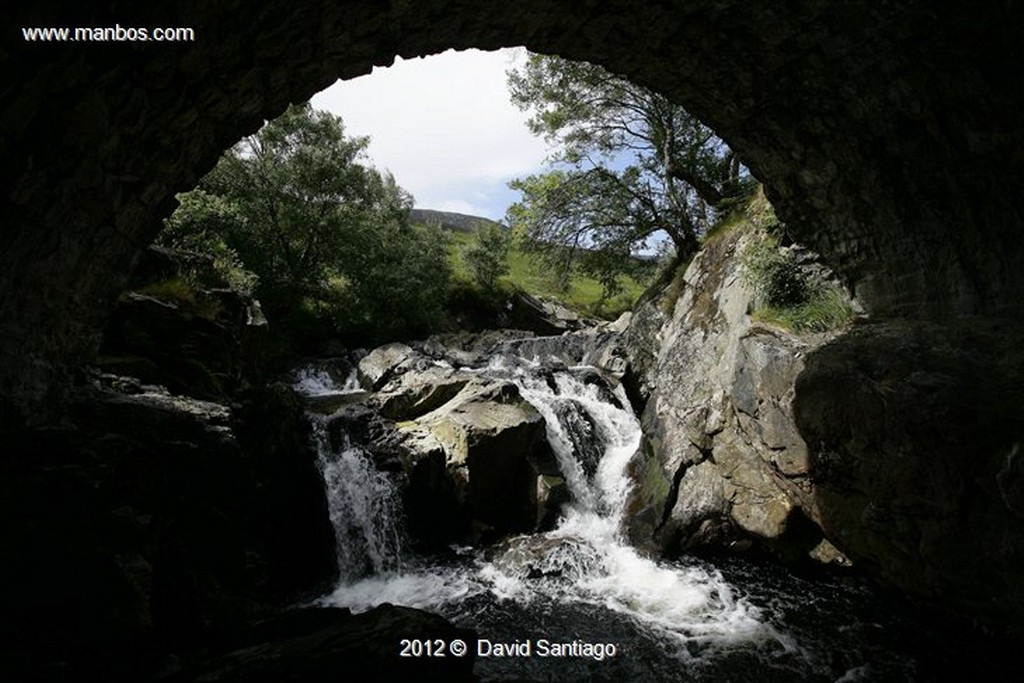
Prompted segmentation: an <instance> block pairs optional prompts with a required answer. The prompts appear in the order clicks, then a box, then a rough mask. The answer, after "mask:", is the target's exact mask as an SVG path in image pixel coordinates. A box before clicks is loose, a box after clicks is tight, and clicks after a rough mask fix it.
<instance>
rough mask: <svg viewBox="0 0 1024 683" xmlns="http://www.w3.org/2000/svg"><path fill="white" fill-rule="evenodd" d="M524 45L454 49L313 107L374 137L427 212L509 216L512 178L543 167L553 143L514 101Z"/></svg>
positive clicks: (374, 149) (358, 82) (375, 156)
mask: <svg viewBox="0 0 1024 683" xmlns="http://www.w3.org/2000/svg"><path fill="white" fill-rule="evenodd" d="M525 55H526V53H525V51H523V50H522V49H506V50H499V51H496V52H482V51H480V50H466V51H464V52H454V51H451V50H449V51H448V52H445V53H443V54H440V55H435V56H432V57H427V58H417V59H411V60H403V59H400V58H396V59H395V64H394V66H391V67H388V68H381V67H377V68H375V69H374V70H373V73H371V74H368V75H366V76H360V77H359V78H354V79H352V80H349V81H338V82H337V83H335V84H334V85H333V86H331V87H330V88H328V89H326V90H324V91H323V92H321V93H319V94H318V95H316V96H315V97H314V98H313V100H312V103H313V107H314V108H316V109H326V110H327V111H330V112H332V113H334V114H337V115H338V116H341V118H342V120H343V121H344V124H345V131H346V134H348V135H369V136H370V146H369V149H368V153H369V159H370V161H371V162H372V163H373V165H374V166H376V167H377V168H378V169H380V170H390V171H391V172H392V173H393V174H394V176H395V180H397V181H398V184H399V185H401V186H402V187H404V188H405V189H406V190H408V191H409V192H411V193H412V195H413V197H415V199H416V206H417V207H418V208H423V209H437V210H441V211H456V212H459V213H467V214H472V215H477V216H485V217H487V218H491V219H494V220H501V219H502V218H503V217H504V216H505V209H506V207H507V206H508V205H509V204H511V203H512V202H514V201H516V200H517V199H518V193H517V192H514V191H512V190H510V189H508V187H507V183H508V181H509V180H511V179H513V178H516V177H519V176H523V175H527V174H529V173H535V172H537V171H539V170H541V166H542V164H543V162H544V159H545V157H546V156H547V155H548V152H549V150H548V148H547V146H546V144H545V143H544V142H543V140H541V139H539V138H536V137H534V136H533V135H531V134H530V131H529V130H528V129H527V127H526V119H527V115H526V114H525V113H524V112H521V111H519V110H518V109H517V108H516V107H515V106H514V105H513V104H512V103H511V102H510V101H509V97H508V92H507V90H506V88H505V71H506V70H507V69H508V68H510V67H511V66H512V65H514V64H516V63H519V62H521V61H522V60H524V59H525Z"/></svg>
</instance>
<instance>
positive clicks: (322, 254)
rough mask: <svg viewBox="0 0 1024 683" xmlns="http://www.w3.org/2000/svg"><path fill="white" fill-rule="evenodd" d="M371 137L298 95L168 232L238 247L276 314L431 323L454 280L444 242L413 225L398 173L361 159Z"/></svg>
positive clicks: (379, 323) (204, 244)
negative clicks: (350, 130)
mask: <svg viewBox="0 0 1024 683" xmlns="http://www.w3.org/2000/svg"><path fill="white" fill-rule="evenodd" d="M368 143H369V140H368V138H365V137H349V136H346V135H345V133H344V128H343V125H342V121H341V119H340V118H338V117H336V116H334V115H332V114H329V113H327V112H320V111H315V110H313V109H312V108H311V107H310V106H309V104H308V103H307V104H303V105H297V106H292V107H290V108H289V109H288V110H287V111H286V112H285V113H284V114H283V115H282V116H281V117H279V118H278V119H275V120H274V121H271V122H269V123H268V124H267V125H265V126H264V127H263V128H262V129H261V130H260V131H259V132H258V133H256V134H255V135H252V136H249V137H246V138H244V139H243V140H242V141H241V142H239V143H238V144H237V145H235V146H234V147H233V148H231V149H230V150H228V151H227V152H226V153H225V154H224V156H223V157H222V158H221V159H220V161H219V162H218V164H217V166H216V167H215V168H214V169H213V170H212V171H211V172H210V173H209V174H207V175H206V176H205V177H204V178H203V179H202V180H201V181H200V183H199V187H198V188H197V189H196V190H194V191H193V192H190V193H187V194H185V195H183V196H182V197H181V198H180V199H181V207H180V208H179V210H178V211H177V212H176V213H175V214H174V215H173V216H172V217H171V219H170V220H169V221H168V225H167V226H166V228H165V232H164V236H163V239H164V241H165V242H170V243H171V244H173V245H176V246H186V247H193V248H195V247H199V248H204V249H205V250H207V251H217V250H220V251H222V252H224V253H225V254H231V255H234V257H235V258H237V260H238V262H239V264H244V267H245V268H246V269H248V270H250V271H252V272H253V273H255V274H256V276H257V278H258V284H257V285H256V294H257V296H259V298H260V300H261V302H262V303H263V304H264V308H265V309H266V310H267V311H268V315H269V316H270V317H271V319H272V320H273V319H274V318H275V317H276V318H277V319H278V320H283V319H287V318H290V317H294V316H296V315H301V314H304V313H305V314H313V315H314V316H315V317H316V318H317V319H319V320H320V321H321V323H325V324H330V325H333V326H335V327H341V328H345V327H347V328H348V329H349V331H355V330H360V331H364V332H366V333H367V334H374V335H377V334H385V333H393V334H397V333H399V331H400V330H402V331H404V330H414V329H417V328H422V327H425V326H427V325H429V323H430V322H431V321H432V319H433V318H435V317H437V316H438V315H439V314H440V309H441V304H442V301H443V297H444V293H445V288H446V285H447V279H448V276H449V267H448V264H447V260H446V258H445V252H444V246H443V243H441V244H438V243H437V240H436V236H431V235H426V234H424V233H423V232H422V231H418V230H416V229H414V228H413V227H412V226H411V225H410V224H409V220H408V214H409V210H410V209H411V207H412V197H411V196H410V195H409V194H408V193H407V192H405V191H404V190H402V189H401V188H400V187H399V186H398V185H397V184H396V183H395V180H394V178H393V177H392V176H391V175H390V174H386V173H380V172H378V171H377V170H375V169H373V168H372V167H370V166H367V165H365V164H363V163H360V160H361V159H362V157H363V156H364V153H365V149H366V146H367V145H368Z"/></svg>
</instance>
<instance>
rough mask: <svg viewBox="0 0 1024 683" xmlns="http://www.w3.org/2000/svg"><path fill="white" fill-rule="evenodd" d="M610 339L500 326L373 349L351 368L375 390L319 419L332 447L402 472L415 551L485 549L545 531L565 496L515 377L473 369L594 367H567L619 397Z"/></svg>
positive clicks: (618, 366) (616, 353)
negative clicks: (348, 445) (453, 546)
mask: <svg viewBox="0 0 1024 683" xmlns="http://www.w3.org/2000/svg"><path fill="white" fill-rule="evenodd" d="M627 320H628V317H627V318H624V319H623V320H622V321H620V322H619V324H618V329H621V328H623V327H624V326H625V324H626V321H627ZM516 337H519V338H518V339H517V338H516ZM620 337H621V333H620V332H617V331H616V326H614V325H606V326H604V327H603V328H602V329H597V330H593V329H592V330H586V331H580V332H575V333H567V334H564V335H561V336H557V337H531V336H529V335H527V336H526V337H525V338H523V333H521V332H510V331H507V330H504V331H498V332H488V333H481V334H463V335H446V336H440V337H432V338H431V339H428V340H426V341H424V342H414V343H411V344H409V345H405V344H389V345H386V346H382V347H380V348H377V349H374V350H373V351H371V352H370V353H369V354H367V355H366V356H365V357H364V358H363V359H362V360H361V361H360V362H359V377H360V379H361V382H362V386H364V387H366V388H370V389H373V391H371V392H368V393H366V394H365V395H363V396H360V397H359V398H358V400H357V402H356V403H355V404H351V405H347V406H345V405H343V403H341V402H338V401H335V402H333V403H331V404H330V405H331V406H335V407H337V406H341V407H340V408H338V409H337V410H336V412H334V413H333V414H332V415H331V416H330V417H329V432H330V434H331V438H332V443H338V444H340V443H342V442H343V441H344V440H345V439H349V440H351V442H352V443H355V444H357V445H359V446H360V447H361V448H363V449H364V450H365V451H366V452H367V453H368V454H369V455H370V456H371V457H372V459H373V461H374V463H375V464H376V466H377V467H378V468H379V469H381V470H386V471H391V472H395V473H400V474H401V476H402V482H403V492H404V493H403V496H404V508H405V517H406V523H407V528H408V530H409V532H410V535H411V536H412V537H413V539H414V540H415V541H416V542H417V543H418V544H420V545H423V546H426V547H441V546H445V545H447V544H449V543H452V542H454V541H460V542H465V541H467V540H468V541H472V542H480V543H489V542H491V541H494V540H497V539H499V538H501V537H503V536H506V535H508V534H513V533H523V532H532V531H537V530H543V529H549V528H551V527H552V526H553V525H554V523H555V522H556V520H557V518H558V516H559V514H560V511H561V507H562V505H564V504H565V503H566V502H568V501H569V490H568V486H567V485H566V482H565V476H564V473H563V472H562V471H561V470H560V468H559V465H558V463H557V461H556V458H555V456H554V454H553V453H552V451H551V448H550V446H549V443H548V437H547V427H546V424H545V419H544V417H542V416H541V414H540V413H539V412H538V411H537V410H536V409H535V408H534V407H533V405H531V404H530V403H529V402H528V401H527V400H526V399H525V398H523V396H522V394H521V393H520V390H519V388H518V387H517V385H516V384H515V383H514V382H512V381H509V380H507V379H488V376H489V375H488V374H487V373H486V372H484V371H482V368H486V367H488V366H489V364H494V367H501V368H505V370H506V371H512V372H514V371H515V364H516V363H522V364H524V366H526V365H528V366H530V367H533V366H535V365H536V364H537V363H540V364H541V365H543V367H547V368H549V370H548V371H547V372H548V374H547V375H543V373H542V376H545V377H547V378H548V379H547V381H548V382H549V383H550V382H554V378H553V376H552V374H551V370H550V369H555V368H557V369H563V370H564V369H566V368H567V367H571V366H576V365H578V364H580V363H590V364H594V365H596V366H597V367H598V368H601V369H600V370H596V369H590V370H585V369H581V368H577V369H574V370H573V372H574V373H575V374H577V376H578V377H579V379H580V380H581V381H583V382H584V383H585V384H590V385H593V386H596V387H597V390H598V392H599V393H601V394H602V395H605V396H606V397H607V399H608V400H610V401H613V402H617V401H618V398H617V397H616V396H615V395H614V394H613V392H612V390H611V389H609V385H608V382H607V378H609V377H610V378H614V377H615V376H616V375H618V374H621V372H622V371H623V370H624V367H625V351H624V350H623V349H622V347H621V344H620V343H619V342H620ZM521 356H525V357H526V359H525V360H524V359H523V358H522V357H521ZM531 359H532V360H531ZM317 405H318V406H321V405H327V403H323V402H318V403H317ZM577 408H578V407H577ZM559 410H561V411H563V412H568V413H571V414H566V415H563V414H561V413H559V412H558V411H556V414H557V415H558V417H559V419H560V420H561V421H562V422H563V423H564V424H563V427H564V428H565V429H566V430H567V431H568V432H570V437H573V435H574V434H575V432H574V431H573V430H576V431H579V432H580V433H579V434H575V436H576V437H579V439H578V440H579V441H580V443H590V442H591V441H592V439H589V436H590V433H591V432H592V431H593V429H594V428H595V427H594V425H593V424H592V423H588V422H587V420H588V419H589V416H588V415H587V413H586V411H585V410H582V409H576V408H574V407H573V405H572V404H571V402H565V403H564V405H561V406H560V408H559ZM584 451H585V449H584V450H581V451H580V452H579V453H577V456H578V458H579V460H580V463H581V467H582V470H583V472H584V474H585V475H587V476H593V473H594V471H595V470H596V468H597V458H598V452H597V451H596V450H595V451H594V452H584Z"/></svg>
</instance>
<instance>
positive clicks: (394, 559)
mask: <svg viewBox="0 0 1024 683" xmlns="http://www.w3.org/2000/svg"><path fill="white" fill-rule="evenodd" d="M472 372H474V373H476V374H478V375H479V376H480V377H482V378H485V379H493V380H511V381H513V382H515V383H516V384H517V386H518V387H519V389H520V393H521V395H522V396H523V398H524V399H526V400H527V401H528V402H529V403H531V404H532V405H533V406H534V407H535V408H536V409H537V410H538V411H539V412H540V414H541V415H542V416H543V417H544V420H545V424H546V430H547V437H548V441H549V443H550V445H551V447H552V450H553V452H554V454H555V456H556V458H557V459H558V462H559V465H560V468H561V470H562V472H563V474H564V475H565V478H566V482H567V485H568V487H569V490H570V492H571V494H572V501H571V502H570V503H569V504H568V505H566V506H565V507H564V508H563V516H562V518H561V519H560V520H559V523H558V525H557V527H556V528H555V529H554V530H552V531H550V532H548V533H546V534H538V535H535V536H525V537H520V538H516V539H511V540H510V541H507V542H506V543H504V544H503V546H504V548H505V549H504V551H502V552H497V553H491V554H490V555H485V554H484V553H482V552H479V551H476V550H472V549H456V550H457V551H458V552H460V553H461V554H462V556H463V557H464V561H462V562H454V563H452V562H432V561H431V560H430V559H429V558H416V557H411V556H410V557H408V558H407V559H406V560H405V562H404V563H403V562H402V561H401V560H400V558H401V557H402V544H401V542H400V538H401V532H400V531H399V529H398V527H397V526H396V525H397V524H398V522H399V520H400V514H399V511H398V509H397V507H396V506H395V504H394V501H395V500H396V497H395V495H394V488H393V486H392V484H391V482H390V480H389V479H388V477H387V475H385V474H383V473H381V472H378V471H376V470H375V469H374V467H373V464H372V463H371V461H370V459H369V458H368V457H367V456H366V454H365V453H363V452H362V450H361V449H359V448H358V447H354V446H352V444H351V442H350V441H346V440H345V439H342V443H341V444H340V445H339V447H337V448H334V449H331V448H330V446H329V439H327V438H326V435H325V430H324V427H323V425H324V424H325V420H324V419H323V418H314V425H315V431H316V433H317V435H318V436H317V439H318V446H319V450H320V452H321V458H322V463H323V468H324V477H325V480H326V483H327V487H328V495H329V499H330V509H331V518H332V522H333V523H334V526H335V530H336V535H337V538H338V545H339V565H340V566H341V568H342V577H343V578H342V581H341V582H340V584H339V585H338V586H337V587H336V589H335V590H334V592H333V593H332V594H331V595H329V596H327V597H325V598H324V600H323V602H324V604H330V605H337V606H343V607H349V608H351V609H353V610H354V611H362V610H366V609H369V608H371V607H373V606H374V605H377V604H380V603H382V602H392V603H396V604H403V605H408V606H412V607H420V608H426V609H431V610H434V611H438V612H441V613H443V614H449V615H452V616H453V617H455V618H458V616H459V613H460V609H461V606H462V605H463V604H464V603H466V602H467V601H470V599H471V598H478V599H487V600H497V601H499V602H500V601H513V602H517V603H520V604H554V605H561V606H562V607H563V608H564V607H565V606H567V605H576V606H577V607H580V606H586V607H587V608H588V609H592V608H600V609H602V610H607V611H611V612H616V613H619V614H621V615H623V617H625V618H628V619H629V620H632V621H636V622H641V623H644V624H646V625H647V627H648V628H651V629H655V630H658V631H660V632H663V633H665V634H668V635H669V636H671V637H673V638H675V639H677V640H678V641H680V642H683V643H685V642H691V641H702V642H703V641H708V640H718V641H731V640H733V641H739V640H747V641H750V640H754V641H764V640H765V639H774V640H777V641H778V640H780V638H781V637H780V636H779V635H778V634H776V633H775V632H774V631H773V630H772V629H770V628H768V627H767V626H765V625H764V624H763V623H762V621H761V620H760V619H759V614H758V612H757V610H756V609H754V608H753V607H751V606H750V605H749V604H747V603H746V602H745V601H744V600H742V599H740V598H739V597H738V596H736V595H735V594H734V592H733V590H732V588H731V587H730V586H729V585H728V584H727V583H726V582H725V581H724V580H723V579H722V577H721V576H720V575H719V574H718V573H717V572H715V571H714V570H711V569H708V568H706V567H703V566H691V567H684V566H670V565H663V564H658V563H656V562H653V561H651V560H649V559H646V558H643V557H641V556H640V555H639V554H638V553H637V552H636V551H635V550H634V549H633V548H631V547H630V546H629V545H627V544H626V542H625V541H624V539H623V538H622V534H621V531H620V527H621V522H622V516H623V512H624V507H625V502H626V497H627V494H628V490H629V481H628V477H627V473H626V469H627V464H628V462H629V460H630V458H631V456H632V455H633V454H634V453H635V452H636V450H637V448H638V446H639V442H640V425H639V423H638V421H637V419H636V416H635V415H633V413H632V412H631V410H630V409H629V407H628V406H629V402H628V400H627V399H626V396H625V394H624V392H623V390H622V388H621V387H617V388H616V389H614V390H613V392H609V390H608V388H607V386H606V385H605V384H604V383H603V382H596V381H588V379H590V380H592V379H593V377H594V376H596V375H598V372H597V371H596V369H594V368H590V367H588V366H575V367H565V366H564V364H562V365H561V366H560V367H559V368H558V369H555V370H552V369H551V368H549V367H546V366H545V365H544V364H543V363H541V362H538V361H536V360H528V359H524V358H521V357H519V356H517V355H515V354H514V353H511V352H505V353H502V354H498V355H496V356H495V357H494V358H493V359H492V360H491V361H490V362H489V363H488V364H486V365H485V366H483V367H479V368H477V369H475V370H473V371H472ZM300 377H301V378H302V381H303V382H304V384H303V388H304V390H305V391H306V393H307V394H309V393H312V392H314V391H315V392H318V395H319V394H322V393H323V392H324V391H329V390H332V389H331V385H330V384H329V382H327V381H326V380H325V378H324V377H323V376H319V375H316V374H311V373H304V374H301V375H300ZM333 390H335V391H342V388H341V387H337V388H335V389H333ZM538 576H539V577H543V578H541V579H540V580H538V579H537V577H538Z"/></svg>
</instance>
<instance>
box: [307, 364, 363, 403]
mask: <svg viewBox="0 0 1024 683" xmlns="http://www.w3.org/2000/svg"><path fill="white" fill-rule="evenodd" d="M292 386H293V387H294V388H295V391H297V392H299V393H300V394H302V395H303V396H308V397H322V396H335V395H338V394H351V393H354V392H357V391H359V390H360V386H359V378H358V376H357V375H356V369H355V368H352V370H351V371H350V372H349V373H348V376H347V377H346V378H345V381H344V382H342V383H341V384H338V382H336V381H335V379H334V377H332V376H331V373H329V372H327V370H325V369H323V368H318V367H313V366H309V367H303V368H299V369H298V370H296V371H295V373H294V377H293V379H292Z"/></svg>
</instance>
